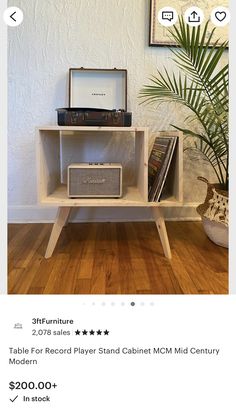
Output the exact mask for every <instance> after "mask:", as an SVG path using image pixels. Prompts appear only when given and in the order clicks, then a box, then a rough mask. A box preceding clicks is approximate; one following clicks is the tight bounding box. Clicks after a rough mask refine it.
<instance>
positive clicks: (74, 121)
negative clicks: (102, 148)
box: [56, 67, 132, 127]
mask: <svg viewBox="0 0 236 412" xmlns="http://www.w3.org/2000/svg"><path fill="white" fill-rule="evenodd" d="M56 110H57V121H58V125H59V126H107V127H109V126H110V127H129V126H131V125H132V113H130V112H127V70H125V69H116V68H114V69H84V68H83V67H81V68H79V69H74V68H71V69H70V70H69V107H68V108H60V109H56Z"/></svg>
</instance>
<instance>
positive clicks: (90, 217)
mask: <svg viewBox="0 0 236 412" xmlns="http://www.w3.org/2000/svg"><path fill="white" fill-rule="evenodd" d="M197 205H198V204H197V203H196V204H195V203H189V204H185V205H184V206H181V207H173V208H163V209H162V210H163V211H164V216H165V218H166V220H174V221H178V220H179V221H195V220H200V217H199V216H198V214H197V212H196V206H197ZM56 213H57V209H56V208H53V207H40V206H34V205H32V206H31V205H27V206H9V208H8V222H9V223H52V222H54V220H55V217H56ZM149 220H153V218H152V216H151V212H150V210H148V209H147V208H130V207H127V208H114V207H113V208H82V209H80V210H78V209H77V210H75V211H73V212H72V214H71V216H70V221H71V222H75V223H76V222H127V221H135V222H141V221H149Z"/></svg>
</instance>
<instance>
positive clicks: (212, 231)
mask: <svg viewBox="0 0 236 412" xmlns="http://www.w3.org/2000/svg"><path fill="white" fill-rule="evenodd" d="M202 224H203V227H204V230H205V233H206V235H207V236H208V237H209V239H210V240H211V241H212V242H214V243H215V244H216V245H218V246H222V247H225V248H228V238H229V236H228V235H229V234H228V227H227V226H225V225H223V224H222V223H218V222H214V221H212V220H210V219H207V218H206V217H204V216H202Z"/></svg>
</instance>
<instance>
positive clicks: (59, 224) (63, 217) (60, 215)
mask: <svg viewBox="0 0 236 412" xmlns="http://www.w3.org/2000/svg"><path fill="white" fill-rule="evenodd" d="M70 209H71V208H70V207H59V209H58V212H57V217H56V221H55V223H54V225H53V228H52V232H51V235H50V239H49V242H48V246H47V250H46V253H45V258H46V259H48V258H50V257H51V256H52V254H53V251H54V249H55V247H56V244H57V241H58V239H59V236H60V234H61V231H62V229H63V227H64V225H65V223H66V221H67V219H68V217H69V213H70Z"/></svg>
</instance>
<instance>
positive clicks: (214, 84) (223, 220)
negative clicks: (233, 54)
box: [140, 18, 229, 247]
mask: <svg viewBox="0 0 236 412" xmlns="http://www.w3.org/2000/svg"><path fill="white" fill-rule="evenodd" d="M169 34H170V37H172V39H174V40H175V42H176V44H177V47H176V48H171V49H170V50H171V52H172V54H173V59H172V60H173V63H174V64H175V65H176V67H177V69H178V73H176V71H175V72H172V73H169V72H168V70H167V69H166V67H164V70H163V71H160V70H157V75H156V76H152V77H151V78H150V81H151V84H150V85H144V86H143V88H142V89H141V91H140V97H141V98H142V99H143V102H142V103H145V102H146V103H147V104H151V103H157V102H159V103H163V102H170V103H173V102H174V103H179V104H181V105H182V106H185V107H186V108H187V109H188V110H189V115H188V116H187V117H186V118H185V120H184V123H185V124H186V127H185V128H183V127H180V126H179V125H171V126H174V127H175V128H176V129H178V130H181V131H182V132H183V133H184V136H192V138H193V140H194V147H187V148H186V149H185V150H189V151H191V152H192V153H193V152H194V153H195V154H196V153H198V154H200V155H201V156H202V157H203V158H204V159H205V160H206V161H207V162H208V163H209V164H210V165H211V166H212V168H213V170H214V173H215V177H216V183H215V184H209V183H208V181H207V180H206V179H204V178H200V180H203V181H204V182H205V183H207V186H208V192H207V197H206V199H205V202H204V203H203V204H202V205H200V206H199V207H198V208H197V211H198V213H199V214H200V215H201V216H202V219H203V224H204V228H205V230H206V233H207V235H208V236H209V237H210V238H211V239H212V240H213V241H214V242H215V243H217V244H220V245H221V246H225V247H227V242H228V234H227V226H228V179H229V175H228V166H229V149H228V105H229V97H228V64H223V60H222V56H223V54H224V52H225V51H226V49H227V47H228V43H227V42H223V43H220V41H219V40H216V41H214V43H213V45H212V41H213V36H214V34H215V28H214V29H213V30H212V31H210V34H209V22H207V23H206V24H205V25H204V26H203V27H201V26H198V27H189V25H187V24H186V23H185V22H184V20H183V18H181V19H180V21H179V25H178V26H176V25H175V26H173V28H171V29H170V30H169Z"/></svg>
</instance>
